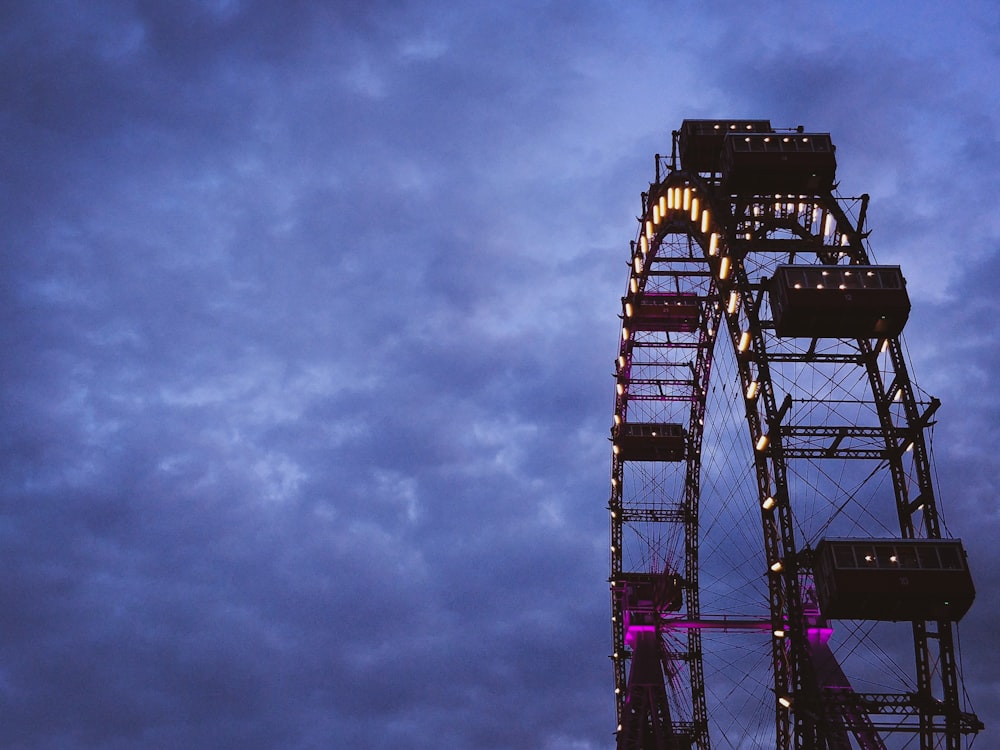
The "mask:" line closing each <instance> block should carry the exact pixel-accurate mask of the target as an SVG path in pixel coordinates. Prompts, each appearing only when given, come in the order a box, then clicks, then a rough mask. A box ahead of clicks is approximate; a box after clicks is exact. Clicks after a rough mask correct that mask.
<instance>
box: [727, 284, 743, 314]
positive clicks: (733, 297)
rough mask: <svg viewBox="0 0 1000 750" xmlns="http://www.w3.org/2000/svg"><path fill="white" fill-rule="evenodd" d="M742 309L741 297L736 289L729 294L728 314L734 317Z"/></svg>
mask: <svg viewBox="0 0 1000 750" xmlns="http://www.w3.org/2000/svg"><path fill="white" fill-rule="evenodd" d="M739 307H740V295H739V292H737V291H736V290H735V289H734V290H733V291H731V292H730V293H729V304H728V305H726V312H727V313H729V314H730V315H732V314H733V313H735V312H736V311H737V310H738V309H739Z"/></svg>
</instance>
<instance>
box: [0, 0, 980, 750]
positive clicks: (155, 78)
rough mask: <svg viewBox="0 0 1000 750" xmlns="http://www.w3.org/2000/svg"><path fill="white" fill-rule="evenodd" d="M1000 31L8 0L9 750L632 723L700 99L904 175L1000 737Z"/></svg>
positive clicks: (0, 636) (579, 735) (877, 204)
mask: <svg viewBox="0 0 1000 750" xmlns="http://www.w3.org/2000/svg"><path fill="white" fill-rule="evenodd" d="M699 5H701V6H704V8H705V9H699ZM949 5H950V6H952V7H946V6H949ZM998 40H1000V11H998V9H997V5H996V3H995V2H994V1H993V0H966V1H965V2H962V3H958V4H943V3H930V2H920V3H913V2H905V1H904V0H900V1H899V2H888V1H886V2H875V3H869V2H861V1H860V0H859V1H858V2H840V3H826V4H822V5H821V4H814V3H807V2H789V3H788V4H786V6H785V7H783V8H781V9H780V10H778V9H776V8H775V5H774V3H771V2H763V1H760V2H758V1H757V0H751V1H750V2H741V3H735V2H716V3H703V4H697V3H666V2H663V3H658V2H652V1H651V0H647V1H642V0H640V1H637V2H630V3H613V2H608V1H606V0H582V1H581V2H567V1H565V0H562V1H559V2H522V1H521V0H505V1H504V2H494V1H493V0H481V1H477V2H470V3H448V2H440V1H436V0H428V1H427V2H408V1H406V0H370V1H369V2H356V1H354V0H331V1H330V2H321V1H319V0H315V1H310V0H287V1H286V2H266V1H265V0H257V1H256V2H254V1H252V0H246V1H243V2H241V0H214V1H213V0H202V1H201V2H196V1H194V0H170V1H169V2H168V1H165V0H133V1H131V2H129V1H127V0H102V1H100V2H85V1H84V0H80V1H79V2H74V1H72V0H65V1H63V0H7V1H5V2H2V3H0V63H2V64H0V227H2V235H0V236H2V244H0V341H2V357H0V440H2V441H3V445H2V451H0V462H2V471H0V504H2V505H0V508H2V517H0V556H2V558H0V559H2V565H3V574H2V576H0V746H2V747H5V748H23V749H25V750H27V749H29V748H30V749H32V750H43V749H44V750H48V749H53V750H54V749H55V748H59V749H60V750H77V749H82V748H107V749H109V750H118V749H120V748H121V749H123V748H137V747H145V748H193V749H195V750H202V749H209V748H222V747H240V748H246V749H248V750H251V749H256V748H290V749H296V750H297V749H302V750H306V749H309V750H312V749H313V748H336V747H352V748H357V749H358V750H369V749H371V750H374V749H375V748H386V747H394V748H401V749H403V750H424V749H427V748H439V747H451V748H458V749H463V748H470V749H471V748H476V749H483V750H493V749H496V750H500V749H506V748H526V747H531V748H540V749H541V750H561V749H563V748H568V749H571V750H590V749H591V748H594V749H596V748H607V747H611V746H612V744H613V737H612V732H613V730H614V726H613V725H614V701H613V696H612V675H611V664H610V661H609V659H608V658H607V654H608V653H609V652H610V648H611V633H610V624H609V620H608V616H609V615H608V611H609V610H608V597H607V583H606V578H607V575H608V553H607V534H608V531H607V515H606V510H605V504H606V502H607V498H608V470H609V465H610V459H609V445H608V442H607V439H606V438H607V434H608V427H609V425H610V416H611V411H612V407H613V381H612V379H611V373H612V360H613V359H614V356H615V355H616V353H617V335H618V326H619V321H618V319H617V314H618V311H619V309H620V307H619V301H618V299H619V297H620V295H621V294H622V292H623V291H624V286H625V282H626V278H627V268H626V261H627V258H628V242H629V240H630V239H632V238H633V237H634V233H635V215H636V213H637V212H638V211H639V193H640V191H641V190H644V189H645V188H646V186H647V185H648V183H649V181H650V180H651V179H652V177H653V174H652V167H653V154H654V153H657V152H668V151H669V149H670V132H671V130H673V129H675V128H677V127H679V125H680V122H681V120H683V119H684V118H686V117H691V118H702V117H760V118H770V119H771V121H772V122H773V123H774V124H775V125H779V126H794V125H798V124H804V125H805V126H806V127H807V128H808V129H810V130H821V131H829V132H831V133H832V134H833V138H834V142H835V143H836V144H837V146H838V161H839V172H838V177H839V180H840V183H841V189H842V190H843V191H845V192H846V193H848V194H854V195H857V194H860V193H862V192H867V193H869V194H871V196H872V201H871V208H870V211H869V221H870V225H871V228H872V229H873V233H872V236H871V243H872V250H873V253H874V255H875V256H876V257H877V258H878V259H879V260H880V261H882V262H886V263H898V264H900V265H902V266H903V268H904V272H905V273H906V276H907V279H908V282H909V288H910V293H911V297H912V299H913V303H914V312H913V314H912V316H911V319H910V323H909V325H908V327H907V332H906V340H907V346H908V349H909V352H910V356H911V358H912V361H913V373H914V375H915V377H916V380H917V381H918V382H919V383H920V385H921V386H922V387H923V388H924V389H925V390H927V391H928V392H930V393H931V394H934V395H936V396H938V397H940V398H941V400H942V402H943V406H942V408H941V410H940V411H939V413H938V417H939V423H938V425H937V426H936V428H935V442H934V447H935V458H936V466H937V473H938V479H939V481H940V485H941V489H942V503H943V506H944V510H945V516H946V519H947V522H948V527H949V529H950V531H951V532H952V533H953V534H954V535H956V536H961V537H963V538H964V539H965V540H966V544H967V547H968V549H969V554H970V559H971V562H972V565H973V567H974V572H975V574H976V581H977V588H978V590H979V599H978V601H977V603H976V605H975V606H974V607H973V609H972V611H971V612H970V614H969V615H968V616H967V618H966V619H965V620H964V621H963V622H962V626H961V640H962V646H963V658H964V668H965V675H966V682H967V687H968V690H969V693H970V696H971V699H972V702H973V707H974V708H975V710H976V711H977V712H978V714H979V716H980V717H981V718H982V719H983V720H984V721H985V722H986V723H987V725H988V726H991V727H992V728H993V731H995V732H1000V728H998V727H1000V678H998V677H997V668H998V664H1000V655H998V652H997V650H996V649H995V647H994V645H993V643H992V640H991V631H992V630H994V629H995V628H996V623H995V619H996V616H997V615H998V614H1000V607H998V604H997V592H998V591H1000V575H998V573H997V570H998V568H1000V547H998V546H997V545H996V539H997V538H998V537H1000V513H998V511H997V492H996V481H995V472H996V470H997V469H996V467H997V464H998V461H997V460H996V445H997V443H998V442H1000V388H998V386H997V378H996V376H995V372H996V370H995V369H994V368H998V367H1000V349H998V345H1000V326H998V325H997V323H996V321H995V315H996V312H995V311H996V287H997V284H998V283H1000V273H998V271H997V263H998V261H1000V209H998V200H997V197H998V195H1000V171H998V169H997V165H998V163H1000V65H998V60H1000V41H998ZM991 734H992V732H990V731H989V730H988V731H987V734H986V735H985V737H983V736H981V737H980V739H979V741H978V744H977V746H979V747H983V748H985V747H989V746H991V745H992V744H993V743H995V742H997V741H998V740H996V739H994V740H991V739H990V736H991ZM995 737H1000V734H996V735H995Z"/></svg>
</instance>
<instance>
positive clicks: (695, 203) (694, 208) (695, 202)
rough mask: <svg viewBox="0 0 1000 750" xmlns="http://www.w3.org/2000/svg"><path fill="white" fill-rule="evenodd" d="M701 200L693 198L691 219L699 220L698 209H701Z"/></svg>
mask: <svg viewBox="0 0 1000 750" xmlns="http://www.w3.org/2000/svg"><path fill="white" fill-rule="evenodd" d="M699 204H700V201H699V200H698V199H697V198H692V199H691V221H698V211H699V209H700V205H699Z"/></svg>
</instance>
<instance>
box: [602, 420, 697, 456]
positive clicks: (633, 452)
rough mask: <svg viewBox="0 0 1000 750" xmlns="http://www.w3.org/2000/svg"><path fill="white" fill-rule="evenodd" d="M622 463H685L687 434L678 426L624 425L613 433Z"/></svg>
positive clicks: (637, 423)
mask: <svg viewBox="0 0 1000 750" xmlns="http://www.w3.org/2000/svg"><path fill="white" fill-rule="evenodd" d="M612 437H613V439H614V445H615V450H617V451H619V455H620V457H621V459H622V460H623V461H683V460H684V456H685V446H686V444H687V431H686V430H685V429H684V428H683V427H682V426H681V425H679V424H661V423H650V422H625V423H623V424H620V425H618V427H616V428H615V429H614V430H613V432H612Z"/></svg>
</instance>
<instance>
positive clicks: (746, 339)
mask: <svg viewBox="0 0 1000 750" xmlns="http://www.w3.org/2000/svg"><path fill="white" fill-rule="evenodd" d="M736 348H737V349H738V350H739V352H740V354H743V352H745V351H746V350H747V349H749V348H750V331H744V332H743V335H741V336H740V343H739V344H737V345H736Z"/></svg>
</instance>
